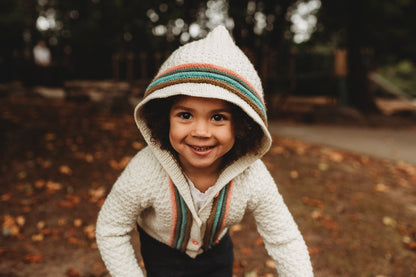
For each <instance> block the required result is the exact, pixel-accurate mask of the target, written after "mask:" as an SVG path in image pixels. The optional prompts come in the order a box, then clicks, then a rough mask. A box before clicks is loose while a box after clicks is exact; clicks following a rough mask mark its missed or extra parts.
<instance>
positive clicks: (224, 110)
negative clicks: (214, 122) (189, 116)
mask: <svg viewBox="0 0 416 277" xmlns="http://www.w3.org/2000/svg"><path fill="white" fill-rule="evenodd" d="M172 109H175V110H185V111H190V112H193V111H195V110H196V109H193V108H190V107H186V106H181V105H178V106H175V105H173V107H172ZM210 112H211V113H221V112H222V113H230V114H231V113H232V111H231V109H230V108H221V109H215V110H212V111H210Z"/></svg>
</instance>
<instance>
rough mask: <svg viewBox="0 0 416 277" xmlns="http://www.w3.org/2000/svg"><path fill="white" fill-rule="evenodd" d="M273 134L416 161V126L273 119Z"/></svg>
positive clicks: (411, 161)
mask: <svg viewBox="0 0 416 277" xmlns="http://www.w3.org/2000/svg"><path fill="white" fill-rule="evenodd" d="M269 128H270V131H271V133H272V134H274V135H277V136H281V137H290V138H295V139H299V140H302V141H305V142H311V143H316V144H320V145H327V146H331V147H336V148H339V149H343V150H348V151H352V152H356V153H361V154H365V155H368V156H373V157H377V158H382V159H389V160H395V161H404V162H407V163H411V164H414V165H416V129H415V128H412V129H410V130H403V129H400V130H394V129H373V128H362V127H339V126H320V125H288V124H283V123H277V122H271V123H269Z"/></svg>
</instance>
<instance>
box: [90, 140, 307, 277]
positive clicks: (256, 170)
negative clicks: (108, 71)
mask: <svg viewBox="0 0 416 277" xmlns="http://www.w3.org/2000/svg"><path fill="white" fill-rule="evenodd" d="M177 170H178V172H177V173H178V175H177V176H175V177H176V178H175V179H176V182H175V186H176V187H178V188H180V190H181V193H182V194H183V200H184V202H185V203H186V205H187V206H188V208H189V210H190V212H191V214H192V219H191V218H189V219H188V220H189V223H190V224H191V226H190V228H189V229H190V233H189V240H188V241H187V242H186V243H185V245H186V253H187V254H188V255H189V256H191V257H195V256H196V255H198V254H199V253H201V252H202V251H203V247H204V245H203V238H204V233H205V231H206V229H207V221H208V219H209V216H210V213H211V209H212V208H213V203H214V198H215V196H216V195H215V194H217V192H218V190H219V189H221V187H224V185H225V184H227V183H228V180H227V178H225V179H223V178H220V179H219V181H220V182H221V179H222V180H223V184H222V185H221V184H220V183H217V185H219V186H217V185H216V189H215V192H214V193H215V194H214V193H212V195H211V200H210V201H208V202H207V203H206V205H205V206H203V207H202V208H201V210H200V211H199V212H197V211H196V210H195V208H194V206H193V203H192V198H191V194H190V191H189V187H188V184H187V183H186V178H185V177H184V176H183V175H182V173H181V171H180V169H179V168H177ZM171 178H172V176H171ZM172 181H173V180H172ZM228 193H229V196H228V197H229V200H228V201H229V204H228V207H227V213H226V215H225V218H224V219H223V221H224V225H223V226H222V229H221V230H220V231H219V237H218V239H220V238H221V237H222V236H223V235H224V234H225V232H226V230H227V229H228V228H229V227H230V226H232V225H233V224H237V223H239V222H240V221H241V220H242V218H243V216H244V214H245V213H246V212H249V213H252V214H253V215H254V218H255V221H256V223H257V228H258V231H259V234H260V235H261V236H262V237H263V239H264V243H265V246H266V249H267V251H268V253H269V254H270V256H271V257H272V258H273V259H274V261H275V263H276V269H277V271H278V273H279V276H281V277H284V276H299V277H307V276H312V275H313V274H312V267H311V263H310V260H309V255H308V251H307V248H306V245H305V243H304V241H303V239H302V236H301V234H300V232H299V230H298V228H297V226H296V223H295V222H294V220H293V218H292V216H291V214H290V213H289V211H288V209H287V207H286V205H285V204H284V202H283V199H282V197H281V195H280V194H279V193H278V190H277V187H276V184H275V183H274V181H273V179H272V177H271V176H270V174H269V172H268V170H267V169H266V168H265V166H264V164H263V163H262V162H261V161H260V160H257V161H256V162H254V163H253V164H252V165H251V166H249V167H248V168H246V169H245V170H244V171H243V172H242V173H241V174H239V175H238V176H235V178H233V182H232V186H231V188H230V189H229V190H228ZM172 195H173V193H172V182H171V181H170V178H169V176H168V175H167V174H166V171H165V170H164V169H163V168H162V166H161V164H160V163H159V162H158V160H157V159H156V158H155V157H154V155H153V153H152V151H151V150H150V149H149V147H147V148H145V149H143V150H142V151H140V152H139V153H138V154H137V155H136V156H135V157H134V158H133V159H132V161H131V162H130V164H129V165H128V166H127V168H126V169H125V170H124V172H123V173H122V174H121V176H120V177H119V179H118V180H117V182H116V184H115V185H114V187H113V189H112V191H111V193H110V194H109V195H108V197H107V199H106V201H105V203H104V205H103V207H102V209H101V211H100V214H99V217H98V222H97V243H98V247H99V250H100V252H101V255H102V258H103V260H104V262H105V264H106V266H107V268H108V270H109V272H110V274H111V275H112V276H143V272H142V270H141V269H140V267H139V265H138V263H137V260H136V257H135V255H134V250H133V246H132V245H131V243H130V236H129V235H128V234H129V232H130V231H131V230H133V228H134V227H135V226H136V223H138V224H139V225H140V226H141V227H142V228H143V229H144V230H145V231H146V232H147V233H148V234H149V235H151V236H152V237H153V238H155V239H156V240H158V241H161V242H162V243H165V244H167V245H171V243H172V240H173V236H174V234H173V232H172V231H173V230H174V228H175V226H174V225H175V218H177V216H176V212H177V209H175V206H176V204H175V203H173V201H174V200H173V197H172ZM228 197H227V198H228Z"/></svg>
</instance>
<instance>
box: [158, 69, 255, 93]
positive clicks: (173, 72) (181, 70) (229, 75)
mask: <svg viewBox="0 0 416 277" xmlns="http://www.w3.org/2000/svg"><path fill="white" fill-rule="evenodd" d="M195 71H197V72H209V73H213V74H219V75H223V76H226V77H228V78H230V79H232V80H234V81H236V82H238V83H239V84H240V85H242V86H244V88H245V89H247V90H248V91H250V92H251V93H252V94H253V95H254V96H255V97H256V98H258V99H259V100H260V101H261V99H260V96H259V95H258V94H257V93H256V92H255V91H254V90H253V89H252V88H251V87H250V86H249V85H248V84H247V83H246V82H245V81H244V80H242V79H240V78H238V77H237V76H236V75H233V74H230V73H228V72H225V71H221V70H218V69H214V68H206V67H188V68H182V69H177V70H173V71H170V72H167V73H165V74H162V75H160V76H159V77H158V79H159V78H164V77H167V76H170V75H174V74H176V73H190V72H195Z"/></svg>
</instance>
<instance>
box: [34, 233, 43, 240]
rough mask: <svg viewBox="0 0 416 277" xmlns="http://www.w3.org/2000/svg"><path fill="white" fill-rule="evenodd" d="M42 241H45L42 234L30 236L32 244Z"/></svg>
mask: <svg viewBox="0 0 416 277" xmlns="http://www.w3.org/2000/svg"><path fill="white" fill-rule="evenodd" d="M44 239H45V236H44V235H43V234H42V233H40V234H34V235H32V241H34V242H40V241H43V240H44Z"/></svg>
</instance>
